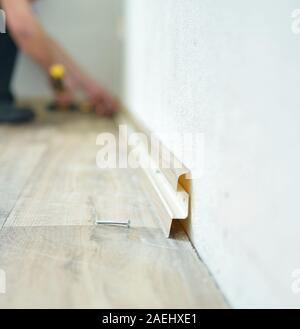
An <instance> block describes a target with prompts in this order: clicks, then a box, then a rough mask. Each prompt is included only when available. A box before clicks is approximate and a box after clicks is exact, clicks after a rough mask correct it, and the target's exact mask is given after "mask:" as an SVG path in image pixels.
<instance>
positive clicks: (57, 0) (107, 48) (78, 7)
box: [14, 0, 122, 97]
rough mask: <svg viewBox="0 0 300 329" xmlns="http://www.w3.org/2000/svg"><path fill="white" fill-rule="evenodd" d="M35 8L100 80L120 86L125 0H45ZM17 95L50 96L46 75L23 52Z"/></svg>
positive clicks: (117, 87)
mask: <svg viewBox="0 0 300 329" xmlns="http://www.w3.org/2000/svg"><path fill="white" fill-rule="evenodd" d="M34 6H35V11H36V13H37V15H38V16H39V17H40V20H41V21H42V23H43V25H44V26H45V28H46V29H47V30H48V31H49V32H50V34H51V35H52V36H53V37H55V38H56V39H57V40H58V41H59V42H60V43H61V44H62V45H63V46H64V47H66V49H67V50H68V52H69V53H70V54H72V55H73V56H74V58H75V59H76V60H77V61H78V62H79V63H80V65H81V66H82V67H83V68H85V69H86V70H87V71H88V72H89V73H90V74H91V75H92V76H94V77H95V78H96V79H97V80H98V81H99V82H100V83H102V84H103V85H104V86H106V87H107V88H109V89H110V90H112V91H113V92H115V93H116V94H118V93H119V90H120V85H119V82H120V75H119V74H120V60H121V57H120V40H119V35H118V34H119V29H120V22H121V21H120V19H121V8H122V0H88V1H82V0H43V1H38V2H37V3H36V4H35V5H34ZM14 89H15V90H16V92H17V95H18V96H31V97H32V96H33V97H34V96H47V95H49V92H50V91H49V87H48V83H47V79H46V77H45V75H44V74H43V73H42V72H41V70H40V69H39V68H38V67H37V66H36V65H35V64H33V63H32V61H31V60H30V59H28V58H27V57H26V56H21V57H20V60H19V65H18V69H17V72H16V75H15V81H14Z"/></svg>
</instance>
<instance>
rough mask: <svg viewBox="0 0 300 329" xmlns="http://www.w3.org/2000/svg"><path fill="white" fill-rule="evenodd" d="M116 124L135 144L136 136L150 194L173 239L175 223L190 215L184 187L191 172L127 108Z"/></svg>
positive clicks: (166, 232) (139, 156)
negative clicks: (124, 130)
mask: <svg viewBox="0 0 300 329" xmlns="http://www.w3.org/2000/svg"><path fill="white" fill-rule="evenodd" d="M116 124H119V125H126V127H127V131H128V133H129V134H131V142H132V135H134V137H133V138H134V145H138V147H137V148H135V149H134V153H135V154H134V157H135V158H136V160H137V161H138V162H139V163H140V164H141V167H142V168H143V172H144V174H145V175H146V177H147V180H148V182H149V185H148V189H152V191H151V192H150V191H148V192H149V193H151V200H153V203H154V204H155V205H156V207H157V208H158V209H159V211H158V212H159V220H160V224H161V227H162V229H163V231H164V233H165V235H166V237H169V236H170V232H171V227H172V222H173V220H184V219H187V218H188V216H189V204H190V202H189V199H190V196H189V193H188V191H186V190H185V188H184V187H185V186H186V184H185V182H186V181H187V180H188V177H189V176H190V171H189V170H188V169H187V168H186V167H185V166H184V165H183V163H182V162H180V161H179V160H178V159H177V158H176V157H175V156H174V154H173V153H172V152H170V151H169V150H168V149H167V148H166V147H165V146H164V145H163V144H162V142H161V141H160V140H158V138H156V137H155V136H153V134H151V132H150V131H149V129H148V128H147V127H145V126H144V125H143V124H142V123H141V122H139V120H138V119H137V118H135V117H134V116H133V115H132V114H131V113H130V112H129V111H128V110H127V109H126V108H124V107H123V108H122V110H121V111H120V113H119V114H118V116H117V118H116ZM145 136H146V138H147V143H145ZM150 143H151V151H150V150H149V145H150ZM153 148H155V149H156V150H153ZM153 151H154V152H153Z"/></svg>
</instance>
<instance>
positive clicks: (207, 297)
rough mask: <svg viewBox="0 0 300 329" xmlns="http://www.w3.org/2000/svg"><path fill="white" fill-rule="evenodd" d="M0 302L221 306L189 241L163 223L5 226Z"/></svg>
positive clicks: (56, 305)
mask: <svg viewBox="0 0 300 329" xmlns="http://www.w3.org/2000/svg"><path fill="white" fill-rule="evenodd" d="M0 268H1V269H2V270H4V271H5V273H6V280H7V290H6V294H5V295H0V308H4V307H5V308H10V307H22V308H62V307H66V308H195V307H196V308H223V307H226V304H225V303H224V301H223V299H222V297H221V295H220V293H219V291H218V290H217V289H216V288H215V286H214V285H213V283H212V281H211V279H210V278H209V275H208V273H207V271H206V269H205V267H204V266H203V265H202V264H201V263H200V262H199V260H198V258H197V256H196V254H195V253H194V251H193V249H192V248H191V246H190V244H189V243H188V242H187V241H186V240H185V239H177V240H170V239H169V240H168V239H165V238H164V236H163V233H162V232H161V231H160V230H158V229H145V228H131V229H124V228H118V227H103V226H101V227H95V226H94V227H87V226H81V227H78V226H72V227H69V226H64V227H63V226H59V227H54V226H52V227H28V228H24V227H23V228H21V227H17V228H16V227H6V228H4V229H3V230H2V231H1V233H0Z"/></svg>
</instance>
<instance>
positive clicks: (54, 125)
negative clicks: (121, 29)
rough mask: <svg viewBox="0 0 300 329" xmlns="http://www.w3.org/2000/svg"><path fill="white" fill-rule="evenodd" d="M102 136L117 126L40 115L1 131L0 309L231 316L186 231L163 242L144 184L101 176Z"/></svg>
mask: <svg viewBox="0 0 300 329" xmlns="http://www.w3.org/2000/svg"><path fill="white" fill-rule="evenodd" d="M102 132H110V133H112V134H115V135H116V136H117V128H116V126H115V123H114V121H112V120H108V119H102V118H98V117H96V116H93V115H90V114H89V115H88V114H82V113H47V112H46V111H43V110H42V109H38V118H37V120H36V122H34V123H33V124H30V125H20V126H6V125H2V126H0V281H1V280H2V290H1V282H0V308H61V307H64V308H173V307H174V308H179V307H180V308H225V307H226V303H225V302H224V300H223V297H222V295H221V293H220V292H219V290H218V289H217V287H216V286H215V284H214V282H213V280H212V279H211V277H210V276H209V274H208V271H207V269H206V267H205V266H204V264H203V263H202V262H201V261H200V260H199V258H198V257H197V255H196V253H195V251H194V249H193V247H192V246H191V244H190V242H189V240H188V238H187V237H186V235H185V233H184V232H183V231H182V230H181V229H180V224H176V226H177V228H178V229H177V230H175V233H174V235H173V237H172V239H166V238H165V236H164V234H163V232H162V230H161V229H160V226H159V219H158V210H157V209H156V206H155V202H152V200H151V197H149V195H148V193H147V183H146V182H145V181H144V176H143V174H142V173H141V172H140V171H139V170H133V169H106V170H100V169H99V168H97V166H96V154H97V151H98V150H99V146H97V145H96V138H97V136H98V134H100V133H102ZM96 220H104V221H106V220H119V221H127V220H130V221H131V225H130V228H127V227H117V226H116V227H113V226H106V225H100V226H97V225H96V224H95V221H96ZM4 279H5V280H4ZM4 281H5V287H3V282H4ZM4 288H5V291H3V289H4Z"/></svg>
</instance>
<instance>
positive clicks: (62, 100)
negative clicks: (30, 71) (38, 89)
mask: <svg viewBox="0 0 300 329" xmlns="http://www.w3.org/2000/svg"><path fill="white" fill-rule="evenodd" d="M54 100H55V104H57V105H58V106H59V107H68V106H70V105H72V104H74V95H73V92H72V91H71V90H70V89H65V90H64V91H62V92H57V93H55V96H54Z"/></svg>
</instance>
